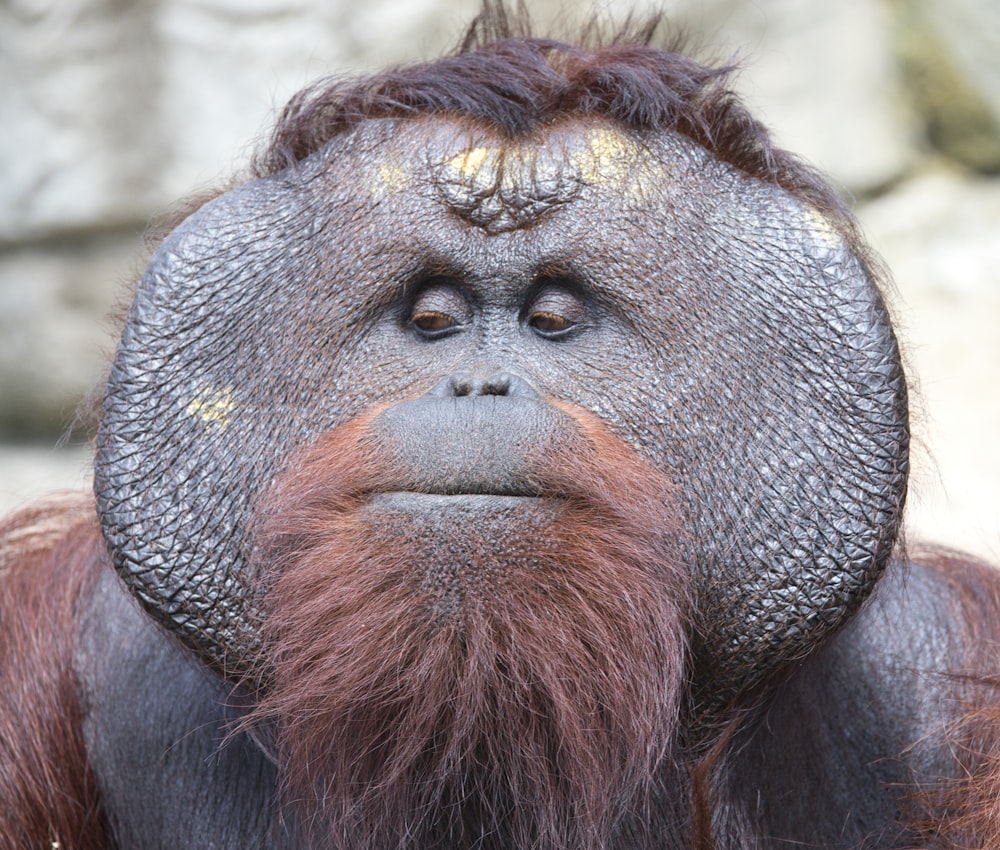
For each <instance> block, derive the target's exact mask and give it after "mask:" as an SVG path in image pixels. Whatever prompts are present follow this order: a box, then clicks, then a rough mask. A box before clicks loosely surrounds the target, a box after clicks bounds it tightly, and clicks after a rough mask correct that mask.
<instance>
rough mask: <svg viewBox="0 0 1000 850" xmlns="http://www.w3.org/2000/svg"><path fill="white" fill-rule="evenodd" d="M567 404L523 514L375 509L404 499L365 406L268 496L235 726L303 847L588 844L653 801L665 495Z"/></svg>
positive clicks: (519, 510)
mask: <svg viewBox="0 0 1000 850" xmlns="http://www.w3.org/2000/svg"><path fill="white" fill-rule="evenodd" d="M562 410H563V412H564V413H567V414H569V419H570V420H571V422H572V423H573V427H572V428H570V429H569V433H567V434H566V439H565V440H564V441H563V448H562V449H560V450H558V451H557V452H555V453H552V452H551V450H550V449H549V450H547V451H546V455H545V456H541V453H539V456H538V457H531V450H530V449H529V450H528V452H527V454H528V456H529V457H528V461H529V463H530V468H531V469H532V470H533V472H532V478H533V480H534V483H535V484H536V485H537V487H538V490H539V492H541V493H542V496H543V498H541V499H538V500H511V501H512V502H513V505H512V506H509V507H508V506H506V503H505V502H503V501H502V500H501V502H500V506H499V507H496V508H495V509H494V508H492V507H488V509H487V510H486V511H485V513H481V514H476V515H475V516H467V515H465V514H463V513H462V510H461V509H460V510H459V512H458V515H457V516H452V517H448V516H446V517H444V518H443V519H441V518H440V517H438V518H435V517H433V516H428V517H424V518H421V517H413V516H408V515H407V514H406V512H405V511H401V512H400V511H393V510H392V509H391V508H390V509H387V510H380V509H379V508H378V502H377V499H376V501H375V502H373V501H372V498H373V495H374V494H379V493H385V492H390V491H392V490H394V489H398V484H397V483H396V482H395V481H394V474H393V469H392V459H391V451H388V450H387V449H386V447H384V446H382V445H380V444H379V439H378V438H377V437H376V436H374V434H375V431H374V430H373V429H371V428H370V423H371V421H372V419H373V418H374V415H375V414H371V415H366V416H364V417H361V418H359V419H356V420H353V421H351V422H349V423H347V424H345V425H342V426H340V427H338V428H337V429H335V430H334V431H331V432H329V433H327V434H324V435H322V436H321V437H320V438H319V439H318V440H317V441H316V442H315V443H314V444H313V445H312V446H311V447H309V448H308V449H307V450H306V451H305V452H304V453H303V454H302V455H300V456H299V458H298V459H297V460H296V461H295V462H294V463H293V464H292V465H291V466H290V467H289V469H288V471H287V472H286V473H285V474H284V476H283V477H281V478H280V479H279V481H278V483H277V485H276V486H275V488H274V489H273V490H272V491H271V492H270V493H269V494H268V496H267V497H266V498H265V499H264V500H263V506H262V508H261V509H260V510H259V511H258V514H257V517H258V519H257V524H256V526H255V539H256V544H255V546H254V552H255V554H254V557H253V561H254V564H255V567H256V569H258V570H260V571H261V575H262V579H263V580H264V581H265V582H267V586H268V587H269V590H268V594H267V596H266V600H265V619H264V645H265V647H266V649H265V653H264V658H263V659H262V670H264V671H266V672H265V673H264V674H262V675H263V676H264V677H266V684H265V685H264V686H262V687H261V700H260V702H259V704H258V707H257V708H256V709H255V711H254V713H253V714H252V715H251V717H250V722H251V723H254V722H264V723H268V724H273V727H274V729H275V735H276V751H277V760H278V764H279V770H280V775H281V781H282V797H283V804H284V806H285V811H286V812H290V813H292V814H293V819H294V821H295V822H296V823H299V824H302V827H301V828H302V829H303V831H304V833H305V837H306V838H307V840H309V841H310V842H311V844H312V846H322V847H332V848H348V847H350V848H353V849H354V850H368V848H370V850H375V848H379V850H385V848H400V850H402V848H411V847H412V848H417V847H419V848H437V847H441V848H444V847H448V848H472V847H476V848H494V847H507V848H510V847H520V848H538V850H542V848H545V849H546V850H563V848H565V850H568V849H569V848H573V850H598V849H599V848H605V847H607V846H608V845H609V844H610V843H611V842H612V839H613V836H614V834H615V833H616V831H617V830H618V829H621V828H623V822H624V821H625V820H626V819H627V818H628V816H629V815H630V814H631V813H637V812H638V813H642V812H643V810H644V809H645V808H646V807H648V806H649V805H650V802H651V800H650V798H651V794H652V793H653V792H654V790H655V789H656V785H657V767H658V765H659V763H660V762H661V761H662V759H663V758H664V757H665V756H666V755H667V754H668V753H669V752H670V751H671V749H672V747H673V746H674V736H675V732H676V728H677V715H678V708H679V703H680V692H681V688H682V686H683V682H684V678H685V663H686V652H685V649H686V647H685V635H686V632H687V629H686V618H687V612H688V611H689V610H690V604H689V600H688V594H689V590H688V580H687V571H686V570H685V569H683V568H682V565H681V563H680V561H679V558H678V556H677V554H676V553H677V551H678V546H677V538H678V534H679V529H678V524H677V520H676V512H675V511H674V510H673V508H672V506H673V504H674V502H675V498H674V490H673V487H672V486H671V484H670V483H669V481H668V480H667V479H666V478H665V476H664V475H662V474H661V473H659V472H658V471H657V470H655V469H654V468H653V467H652V466H651V465H650V464H649V463H647V462H646V461H644V460H643V459H641V458H639V457H638V456H637V454H636V453H635V452H634V451H633V450H631V449H630V448H628V447H627V446H626V445H624V444H623V443H622V442H621V441H620V440H619V439H618V438H616V437H615V436H614V435H613V434H612V433H611V432H610V431H609V430H608V429H607V427H606V426H605V425H604V424H603V423H601V422H600V420H598V419H597V418H596V417H594V416H592V415H590V414H586V413H583V412H581V411H579V410H576V409H574V408H570V407H568V406H562ZM425 498H426V497H425ZM473 501H474V500H473ZM522 501H524V503H525V504H524V505H522V504H521V502H522ZM429 513H431V514H433V513H434V512H433V511H432V512H429ZM446 513H447V511H446ZM442 528H444V531H443V532H442V531H441V529H442ZM442 534H443V539H442ZM640 820H641V821H642V822H645V821H646V820H648V818H647V817H646V816H645V815H644V814H640ZM628 829H629V831H630V832H631V833H632V835H631V837H630V841H631V842H637V841H638V844H639V845H642V844H645V843H646V840H647V839H648V838H649V836H646V839H644V838H643V837H642V835H641V831H642V830H641V827H640V828H639V832H638V833H637V832H635V830H636V827H635V825H634V824H633V825H630V826H629V827H628Z"/></svg>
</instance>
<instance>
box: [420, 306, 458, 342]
mask: <svg viewBox="0 0 1000 850" xmlns="http://www.w3.org/2000/svg"><path fill="white" fill-rule="evenodd" d="M410 324H411V325H413V327H415V328H416V329H417V330H418V331H420V333H422V334H427V335H428V336H440V335H441V334H443V333H445V332H447V331H449V330H451V329H452V328H454V327H457V325H458V322H457V321H455V317H454V316H449V315H448V314H447V313H439V312H438V311H437V310H421V311H420V312H418V313H414V314H413V316H412V317H411V318H410Z"/></svg>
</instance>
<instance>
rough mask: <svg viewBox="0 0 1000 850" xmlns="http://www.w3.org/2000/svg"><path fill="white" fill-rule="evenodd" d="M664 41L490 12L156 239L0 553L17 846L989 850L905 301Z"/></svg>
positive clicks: (991, 681)
mask: <svg viewBox="0 0 1000 850" xmlns="http://www.w3.org/2000/svg"><path fill="white" fill-rule="evenodd" d="M659 24H660V22H659V20H658V19H651V20H649V21H646V22H642V23H640V24H638V25H637V24H636V23H635V21H634V20H633V21H632V22H631V23H629V24H628V25H626V26H624V27H623V28H622V29H621V30H619V31H610V30H608V31H604V28H602V27H600V26H597V25H596V24H592V25H589V26H587V27H585V28H584V29H583V30H582V31H581V32H580V34H579V35H578V36H577V37H576V38H559V39H557V38H550V37H547V36H544V35H539V34H535V33H533V32H532V29H531V25H530V23H529V21H528V15H527V13H526V11H525V10H524V9H523V8H521V9H519V10H518V11H514V10H511V9H509V8H507V7H505V6H504V5H503V4H501V3H497V2H490V1H489V0H488V1H487V2H486V3H485V4H484V7H483V10H482V12H481V13H480V14H479V16H478V17H476V18H475V20H474V21H473V22H472V24H471V26H470V27H469V30H468V33H467V36H466V38H465V39H464V41H463V43H462V44H461V45H460V47H459V48H458V49H456V50H455V51H453V52H451V53H448V54H447V55H444V56H442V57H441V58H438V59H435V60H433V61H427V62H422V63H417V64H410V65H404V66H400V67H395V68H392V69H389V70H386V71H381V72H376V73H372V74H367V75H360V76H354V77H347V76H337V77H331V78H327V79H323V80H320V81H318V82H316V83H315V84H313V85H311V86H310V87H308V88H306V89H304V90H303V91H301V92H300V93H299V94H297V95H295V96H294V97H293V98H292V100H291V101H290V102H289V103H288V104H287V106H286V107H285V108H284V111H283V112H282V113H281V115H280V118H279V119H278V121H277V124H276V126H275V128H274V130H273V133H272V135H271V137H270V139H269V140H268V141H267V142H266V143H265V144H264V145H263V146H262V147H261V148H260V149H259V150H258V151H257V152H256V153H255V154H254V156H253V158H252V164H251V167H250V169H249V171H248V172H247V173H245V174H243V175H242V176H241V177H239V178H238V179H234V180H233V181H232V182H231V183H230V184H229V185H228V186H227V188H226V189H225V190H223V191H219V192H217V193H212V194H209V195H204V194H203V195H201V196H199V197H198V198H197V199H195V200H193V201H192V202H190V203H189V204H187V205H186V206H185V207H183V209H182V210H181V211H180V212H179V213H177V214H175V215H173V216H172V217H171V218H169V220H166V221H165V223H163V224H162V226H161V227H160V228H159V233H160V236H159V237H158V241H157V245H156V246H155V247H154V248H153V250H152V253H151V255H150V257H149V259H148V263H147V265H146V268H145V270H144V271H143V273H142V274H141V276H139V277H138V279H137V280H136V281H135V282H134V283H133V284H132V288H131V289H130V290H129V302H128V303H129V304H130V306H129V308H128V312H127V316H126V317H125V320H124V325H123V328H122V332H121V337H120V340H119V342H118V345H117V349H116V351H115V352H114V355H113V357H112V360H111V363H110V366H109V371H108V378H107V383H106V385H105V388H104V391H103V393H102V395H101V397H100V405H99V411H98V413H97V425H96V430H95V434H94V440H95V445H96V460H95V466H94V475H93V491H92V492H88V493H79V494H61V495H54V496H52V497H49V498H46V499H43V500H41V501H39V502H37V503H35V504H33V505H31V506H30V507H28V508H25V509H23V510H21V511H20V512H18V513H15V514H13V515H11V516H9V517H7V518H6V519H4V520H2V521H0V848H7V847H9V848H52V849H53V850H55V848H58V850H71V848H79V850H98V848H100V849H101V850H111V848H115V849H116V850H131V848H136V850H138V848H142V850H157V848H163V850H165V849H166V848H177V847H205V848H208V847H212V848H219V850H223V848H232V850H236V848H239V850H248V848H271V849H272V850H307V848H317V849H319V848H323V850H326V848H329V849H330V850H446V848H447V850H613V848H621V850H645V849H646V848H649V850H653V848H660V850H681V849H682V848H683V850H690V849H691V848H694V849H695V850H713V848H714V850H739V848H746V850H750V849H751V848H753V850H763V849H764V848H774V850H778V848H791V847H824V848H843V850H848V848H858V849H859V850H860V848H865V850H875V848H886V850H890V849H891V850H898V848H935V850H960V849H961V850H969V848H988V847H995V846H1000V815H998V812H1000V809H998V806H997V800H998V798H1000V769H998V767H997V766H998V764H1000V735H998V730H1000V699H998V692H997V681H998V678H997V676H998V672H1000V657H998V652H997V642H998V639H1000V611H998V607H1000V573H997V572H996V571H995V568H994V567H992V566H991V565H988V564H984V563H981V562H979V561H977V560H976V559H974V558H972V557H969V556H965V555H963V554H961V553H959V552H956V551H952V550H948V549H945V548H942V547H919V548H918V547H917V546H916V545H912V544H911V546H909V547H904V545H903V538H902V533H901V517H902V511H903V507H904V503H905V500H906V492H907V482H908V478H907V476H908V472H909V444H910V419H909V411H908V407H909V404H908V387H907V380H906V376H905V375H904V370H903V358H902V357H901V355H900V351H899V347H898V345H897V340H896V335H895V331H894V328H893V325H892V322H891V321H890V316H889V312H888V310H887V308H886V305H885V302H884V292H885V291H886V287H887V286H889V284H888V278H887V271H886V270H885V269H884V268H883V267H882V265H881V264H880V263H879V262H878V261H877V260H876V258H875V257H874V256H873V253H872V251H871V250H870V248H869V247H868V245H867V244H866V242H865V239H864V236H863V234H862V233H861V230H860V227H859V225H858V223H857V221H856V220H855V218H854V217H853V215H852V213H851V211H850V210H849V209H848V207H847V206H846V205H845V203H844V202H843V201H842V200H841V199H840V197H839V195H838V194H837V192H836V191H835V189H834V188H832V187H831V185H830V184H829V183H828V182H827V180H826V179H825V178H824V177H823V176H822V175H820V174H819V173H818V172H816V171H814V170H813V169H811V168H810V167H808V166H807V165H805V164H804V163H803V162H802V160H800V159H799V158H797V157H796V156H795V155H793V154H792V153H789V152H786V151H784V150H781V149H779V148H777V147H776V146H774V145H773V143H772V141H771V136H770V134H769V132H768V130H767V129H766V128H765V127H764V126H763V125H762V124H761V123H760V122H759V121H758V120H757V119H756V118H755V117H754V116H753V115H752V114H751V113H750V112H749V111H748V109H747V107H746V106H745V105H744V103H743V102H742V101H741V100H740V99H739V98H738V97H737V95H736V94H734V92H733V90H732V75H733V73H734V69H733V68H731V67H726V66H709V65H704V64H700V63H699V62H698V61H696V60H695V59H693V58H690V57H689V56H688V55H687V54H686V53H685V52H683V51H682V49H681V47H680V42H679V41H678V42H677V43H676V44H674V45H673V46H666V47H663V46H653V45H654V42H655V43H656V44H660V42H661V40H662V39H661V37H660V36H659V35H657V33H658V32H659V29H658V27H659Z"/></svg>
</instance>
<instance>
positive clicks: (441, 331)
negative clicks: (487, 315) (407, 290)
mask: <svg viewBox="0 0 1000 850" xmlns="http://www.w3.org/2000/svg"><path fill="white" fill-rule="evenodd" d="M471 321H472V309H471V307H470V305H469V302H468V300H467V299H466V297H465V296H464V294H463V293H462V292H461V291H460V290H459V288H458V287H457V286H456V285H455V284H454V283H452V282H450V281H437V280H436V281H433V282H431V283H429V284H428V285H426V286H424V288H423V289H422V290H420V291H419V292H418V293H417V295H416V297H415V298H414V299H413V303H412V304H411V305H410V315H409V318H408V320H407V324H408V325H409V326H410V327H411V328H412V329H413V330H415V331H416V332H417V333H418V334H419V335H420V336H422V337H424V338H426V339H438V338H440V337H443V336H448V335H449V334H451V333H453V332H455V331H458V330H461V329H462V328H463V327H465V326H467V325H468V324H469V322H471Z"/></svg>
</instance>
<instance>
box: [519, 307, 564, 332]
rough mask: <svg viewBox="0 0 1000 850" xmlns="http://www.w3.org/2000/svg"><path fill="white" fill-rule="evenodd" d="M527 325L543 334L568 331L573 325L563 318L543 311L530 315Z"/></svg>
mask: <svg viewBox="0 0 1000 850" xmlns="http://www.w3.org/2000/svg"><path fill="white" fill-rule="evenodd" d="M528 323H529V324H530V325H531V326H532V327H533V328H534V329H535V330H539V331H542V332H543V333H558V332H559V331H566V330H569V329H570V328H571V327H572V326H573V323H572V322H571V321H570V320H569V319H567V318H565V317H564V316H560V315H558V314H557V313H547V312H544V311H539V312H537V313H532V314H531V318H530V319H529V320H528Z"/></svg>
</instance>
